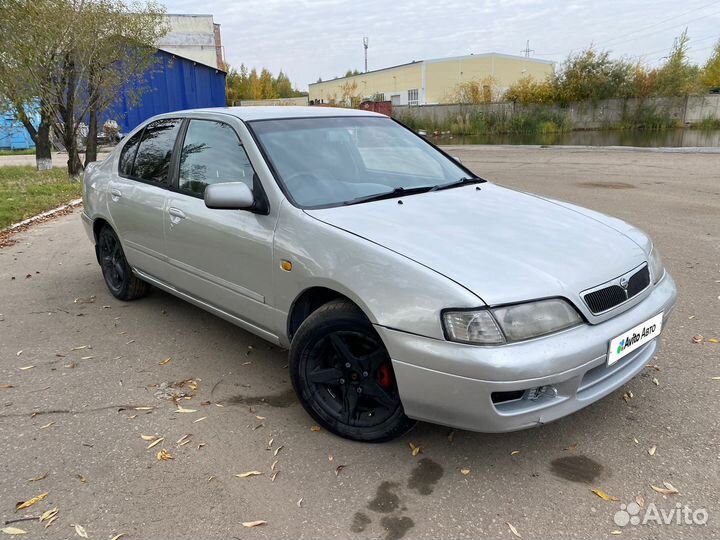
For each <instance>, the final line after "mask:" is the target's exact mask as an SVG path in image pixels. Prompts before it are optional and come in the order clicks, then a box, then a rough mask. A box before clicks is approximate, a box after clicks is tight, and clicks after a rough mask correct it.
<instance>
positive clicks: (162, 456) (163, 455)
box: [157, 448, 174, 461]
mask: <svg viewBox="0 0 720 540" xmlns="http://www.w3.org/2000/svg"><path fill="white" fill-rule="evenodd" d="M157 458H158V460H160V461H167V460H169V459H174V458H173V457H172V456H171V455H170V452H168V451H167V450H165V449H164V448H163V449H162V450H160V451H159V452H158V453H157Z"/></svg>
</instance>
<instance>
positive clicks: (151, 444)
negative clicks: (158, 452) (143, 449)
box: [147, 437, 165, 450]
mask: <svg viewBox="0 0 720 540" xmlns="http://www.w3.org/2000/svg"><path fill="white" fill-rule="evenodd" d="M164 440H165V437H160V438H158V439H155V440H154V441H153V442H151V443H150V444H148V447H147V450H150V449H151V448H152V447H154V446H156V445H158V444H160V443H161V442H163V441H164Z"/></svg>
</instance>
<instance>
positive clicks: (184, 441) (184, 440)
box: [175, 433, 192, 446]
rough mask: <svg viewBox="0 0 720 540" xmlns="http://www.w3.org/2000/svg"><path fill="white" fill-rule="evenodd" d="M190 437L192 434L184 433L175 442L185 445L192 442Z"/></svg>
mask: <svg viewBox="0 0 720 540" xmlns="http://www.w3.org/2000/svg"><path fill="white" fill-rule="evenodd" d="M190 437H192V434H191V433H187V434H186V435H183V436H182V437H180V438H179V439H178V440H177V441H175V444H177V445H178V446H184V445H186V444H187V443H189V442H190Z"/></svg>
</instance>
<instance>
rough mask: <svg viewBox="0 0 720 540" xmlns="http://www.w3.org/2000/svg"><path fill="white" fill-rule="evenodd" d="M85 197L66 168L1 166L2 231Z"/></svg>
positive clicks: (80, 185) (0, 201)
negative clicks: (37, 168) (46, 168)
mask: <svg viewBox="0 0 720 540" xmlns="http://www.w3.org/2000/svg"><path fill="white" fill-rule="evenodd" d="M81 194H82V183H81V182H72V181H71V180H70V179H69V178H68V175H67V171H66V170H65V169H64V168H55V169H53V170H51V171H37V170H36V169H35V167H30V166H24V167H0V229H4V228H5V227H7V226H9V225H12V224H13V223H17V222H18V221H22V220H23V219H26V218H29V217H32V216H34V215H37V214H39V213H41V212H44V211H46V210H50V209H52V208H55V207H56V206H60V205H61V204H64V203H67V202H69V201H71V200H73V199H77V198H79V197H80V196H81Z"/></svg>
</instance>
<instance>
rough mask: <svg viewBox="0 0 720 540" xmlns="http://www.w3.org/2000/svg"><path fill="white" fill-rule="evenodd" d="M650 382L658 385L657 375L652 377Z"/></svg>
mask: <svg viewBox="0 0 720 540" xmlns="http://www.w3.org/2000/svg"><path fill="white" fill-rule="evenodd" d="M652 382H653V384H654V385H655V386H660V381H658V380H657V377H653V378H652Z"/></svg>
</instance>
